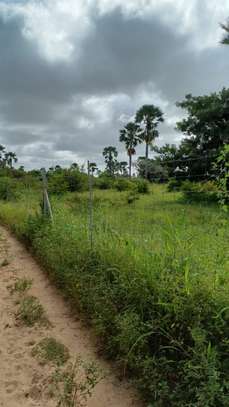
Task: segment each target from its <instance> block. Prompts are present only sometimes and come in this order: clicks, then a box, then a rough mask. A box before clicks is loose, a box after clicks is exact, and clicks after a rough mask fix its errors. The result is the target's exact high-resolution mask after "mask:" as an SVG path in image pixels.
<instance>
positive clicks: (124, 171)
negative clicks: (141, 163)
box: [119, 161, 128, 177]
mask: <svg viewBox="0 0 229 407" xmlns="http://www.w3.org/2000/svg"><path fill="white" fill-rule="evenodd" d="M127 167H128V162H127V161H121V162H120V163H119V171H120V173H121V175H122V176H123V177H126V176H128V171H127Z"/></svg>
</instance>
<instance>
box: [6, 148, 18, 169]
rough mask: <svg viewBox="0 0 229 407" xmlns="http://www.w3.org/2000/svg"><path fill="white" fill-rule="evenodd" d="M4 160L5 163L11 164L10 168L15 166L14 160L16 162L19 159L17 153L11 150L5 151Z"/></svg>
mask: <svg viewBox="0 0 229 407" xmlns="http://www.w3.org/2000/svg"><path fill="white" fill-rule="evenodd" d="M4 160H5V163H6V164H7V165H9V167H10V168H13V162H14V163H16V162H17V161H18V159H17V156H16V154H15V153H12V152H11V151H9V152H8V153H5V157H4Z"/></svg>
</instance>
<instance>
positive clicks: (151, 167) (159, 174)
mask: <svg viewBox="0 0 229 407" xmlns="http://www.w3.org/2000/svg"><path fill="white" fill-rule="evenodd" d="M146 166H147V179H148V180H149V181H150V182H165V181H167V180H168V172H167V169H166V168H165V167H164V166H163V165H161V163H160V162H159V160H157V159H156V160H150V159H148V160H146V159H145V157H139V158H138V160H137V171H138V175H139V176H140V177H142V178H143V177H144V175H145V173H146Z"/></svg>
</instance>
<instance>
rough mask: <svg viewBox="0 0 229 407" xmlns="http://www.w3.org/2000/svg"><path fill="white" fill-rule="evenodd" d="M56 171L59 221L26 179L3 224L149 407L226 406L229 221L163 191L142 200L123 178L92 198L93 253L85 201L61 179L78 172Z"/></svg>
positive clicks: (5, 207)
mask: <svg viewBox="0 0 229 407" xmlns="http://www.w3.org/2000/svg"><path fill="white" fill-rule="evenodd" d="M58 171H59V173H58V174H57V175H55V177H54V178H55V182H54V181H53V179H52V178H51V177H50V191H51V201H52V206H53V212H54V222H53V224H52V223H50V222H49V221H47V220H45V219H43V218H42V217H41V215H40V207H39V204H40V200H41V184H40V181H39V180H38V179H36V181H35V182H34V184H33V185H32V183H31V179H30V177H31V175H28V174H27V177H28V178H27V181H25V179H21V180H20V181H18V182H17V196H16V197H15V198H12V199H10V200H9V199H8V201H5V202H3V201H2V203H1V204H0V217H1V221H2V222H4V223H5V224H6V225H8V226H9V227H10V228H12V230H13V231H14V232H15V233H16V234H17V236H18V237H19V238H21V239H23V240H24V241H25V242H26V243H27V244H29V245H30V246H31V247H32V248H33V250H34V251H35V253H36V255H37V257H38V258H39V259H40V261H41V262H42V264H43V265H44V266H45V268H46V270H47V271H48V273H49V275H50V278H51V279H52V280H53V281H55V283H56V284H57V286H58V287H60V289H61V290H63V292H64V293H65V295H66V296H67V297H68V298H70V299H71V300H72V302H73V303H74V304H75V305H76V307H77V308H79V309H80V310H82V311H84V312H85V315H87V317H88V318H89V319H90V321H91V323H92V325H93V326H94V328H95V331H96V333H97V334H98V338H100V345H101V347H102V349H103V350H104V352H105V353H106V354H107V356H108V357H111V358H115V359H116V360H117V362H118V363H119V365H120V368H121V370H122V372H123V374H126V375H129V376H130V377H132V378H133V380H134V381H135V383H136V385H137V386H138V388H139V389H140V390H141V391H142V394H143V397H144V398H145V399H147V400H148V401H149V402H150V403H151V405H154V406H163V407H164V406H166V407H167V406H169V405H171V406H182V407H183V406H184V407H185V406H201V407H202V406H203V407H208V406H209V407H210V406H212V407H213V406H214V407H217V406H220V407H221V406H227V405H228V404H227V403H228V399H227V391H228V374H229V370H228V369H229V359H228V333H229V332H228V326H229V324H228V322H229V313H228V311H229V303H228V288H229V286H228V278H227V275H228V274H227V273H228V271H229V258H228V240H229V228H228V215H227V214H226V213H225V212H223V211H220V209H219V207H218V206H216V204H210V203H209V202H201V203H191V202H188V201H187V197H186V200H184V196H183V195H182V193H181V192H177V191H176V192H167V187H166V185H156V184H154V185H153V186H148V185H147V188H146V189H144V188H143V189H142V190H141V191H142V192H146V193H144V194H139V193H138V192H136V185H135V183H136V182H137V181H136V180H135V182H134V181H133V182H130V181H128V180H125V179H120V180H119V181H118V180H116V181H115V182H116V187H115V188H110V189H109V190H107V191H106V190H99V189H96V190H95V191H94V231H93V248H92V249H91V246H90V244H89V239H88V213H87V212H88V194H87V192H67V193H66V192H65V191H64V192H63V191H61V192H60V191H57V190H56V177H58V176H59V177H67V179H69V178H68V177H69V173H71V172H72V171H75V169H74V170H65V171H64V172H63V174H60V173H61V172H60V169H57V172H58ZM33 177H34V176H33ZM85 177H86V176H84V175H83V177H82V179H81V183H78V184H77V185H80V189H84V187H83V185H84V184H83V182H84V181H85V180H84V178H85ZM25 178H26V177H25ZM29 180H30V182H29ZM33 181H34V180H33ZM62 181H63V179H61V178H60V183H61V185H62V184H63V182H62ZM86 181H87V180H86ZM96 182H97V181H96ZM96 182H95V183H96ZM117 182H120V185H121V184H122V182H127V183H128V189H127V190H126V188H127V186H125V188H124V190H122V187H121V188H120V187H117V185H118V184H117ZM141 182H143V183H145V181H141ZM28 184H29V185H28ZM139 184H140V181H139ZM54 185H55V188H54V187H53V186H54ZM69 185H72V184H71V183H70V184H69ZM113 185H114V184H113ZM144 185H145V184H144ZM120 189H121V191H120ZM131 194H132V195H133V194H134V196H135V198H134V199H133V200H130V199H129V198H130V195H131ZM136 195H137V198H136ZM114 214H115V216H114ZM60 248H61V250H60Z"/></svg>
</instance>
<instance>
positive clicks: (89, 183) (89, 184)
mask: <svg viewBox="0 0 229 407" xmlns="http://www.w3.org/2000/svg"><path fill="white" fill-rule="evenodd" d="M87 172H88V187H89V204H88V209H89V210H88V212H89V239H90V245H91V250H92V249H93V179H92V175H91V167H90V161H88V162H87Z"/></svg>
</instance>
